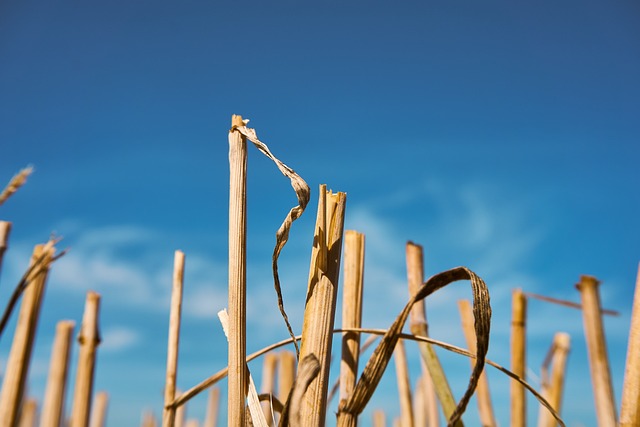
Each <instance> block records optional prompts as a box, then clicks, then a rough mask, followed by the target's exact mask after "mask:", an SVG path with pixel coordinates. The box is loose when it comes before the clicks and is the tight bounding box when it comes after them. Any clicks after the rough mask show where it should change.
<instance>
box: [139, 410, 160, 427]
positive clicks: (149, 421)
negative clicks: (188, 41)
mask: <svg viewBox="0 0 640 427" xmlns="http://www.w3.org/2000/svg"><path fill="white" fill-rule="evenodd" d="M157 425H158V423H157V422H156V417H155V416H154V415H153V412H151V411H148V410H147V411H144V412H143V413H142V421H141V423H140V426H141V427H156V426H157Z"/></svg>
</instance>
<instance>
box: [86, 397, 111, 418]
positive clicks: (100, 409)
mask: <svg viewBox="0 0 640 427" xmlns="http://www.w3.org/2000/svg"><path fill="white" fill-rule="evenodd" d="M108 403H109V394H107V392H106V391H101V392H99V393H96V397H95V399H94V402H93V410H92V411H91V424H89V425H90V426H91V427H104V426H105V425H106V420H107V404H108Z"/></svg>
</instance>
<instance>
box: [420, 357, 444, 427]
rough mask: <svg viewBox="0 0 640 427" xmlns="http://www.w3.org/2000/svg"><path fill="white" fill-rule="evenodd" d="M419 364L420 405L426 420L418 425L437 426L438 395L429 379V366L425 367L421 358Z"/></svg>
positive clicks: (431, 380)
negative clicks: (421, 397)
mask: <svg viewBox="0 0 640 427" xmlns="http://www.w3.org/2000/svg"><path fill="white" fill-rule="evenodd" d="M420 366H421V368H422V375H420V380H421V381H420V384H421V389H422V396H423V402H422V405H423V406H424V411H425V413H426V418H425V419H426V422H425V423H424V424H419V425H425V426H427V427H439V426H440V417H439V413H438V411H439V408H438V397H437V395H436V390H435V385H434V384H433V379H431V374H429V368H427V364H426V363H425V361H424V359H423V358H421V359H420ZM417 387H418V386H417V385H416V388H417ZM414 412H415V410H414Z"/></svg>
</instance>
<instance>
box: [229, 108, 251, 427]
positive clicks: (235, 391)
mask: <svg viewBox="0 0 640 427" xmlns="http://www.w3.org/2000/svg"><path fill="white" fill-rule="evenodd" d="M231 125H232V129H231V131H229V171H230V173H229V364H228V366H229V380H228V387H229V390H228V417H229V418H228V419H229V421H228V423H229V425H230V426H243V425H244V418H245V417H244V410H245V403H246V397H247V372H246V371H247V370H246V365H245V358H246V352H247V341H246V329H247V313H246V309H247V307H246V305H247V304H246V297H247V288H246V285H247V267H246V262H247V237H246V231H247V195H246V192H247V141H246V138H245V137H244V136H243V135H242V134H240V132H238V131H235V130H234V129H233V126H243V125H244V122H243V121H242V117H241V116H236V115H234V116H233V117H232V122H231Z"/></svg>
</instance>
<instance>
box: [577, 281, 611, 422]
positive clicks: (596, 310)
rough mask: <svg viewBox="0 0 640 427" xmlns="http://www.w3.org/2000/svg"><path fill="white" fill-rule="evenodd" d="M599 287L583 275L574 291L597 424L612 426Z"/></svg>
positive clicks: (608, 374)
mask: <svg viewBox="0 0 640 427" xmlns="http://www.w3.org/2000/svg"><path fill="white" fill-rule="evenodd" d="M599 284H600V282H598V280H597V279H596V278H595V277H593V276H586V275H583V276H581V277H580V283H578V284H577V285H576V288H577V289H578V290H579V291H580V297H581V300H582V307H583V308H582V318H583V324H584V333H585V337H586V340H587V350H588V353H589V366H590V367H591V382H592V384H593V395H594V399H595V406H596V416H597V419H598V425H599V426H615V425H616V423H617V415H616V404H615V400H614V395H613V384H612V382H611V372H610V370H609V357H608V356H607V343H606V340H605V336H604V326H603V324H602V314H601V304H600V294H599V293H598V285H599Z"/></svg>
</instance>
